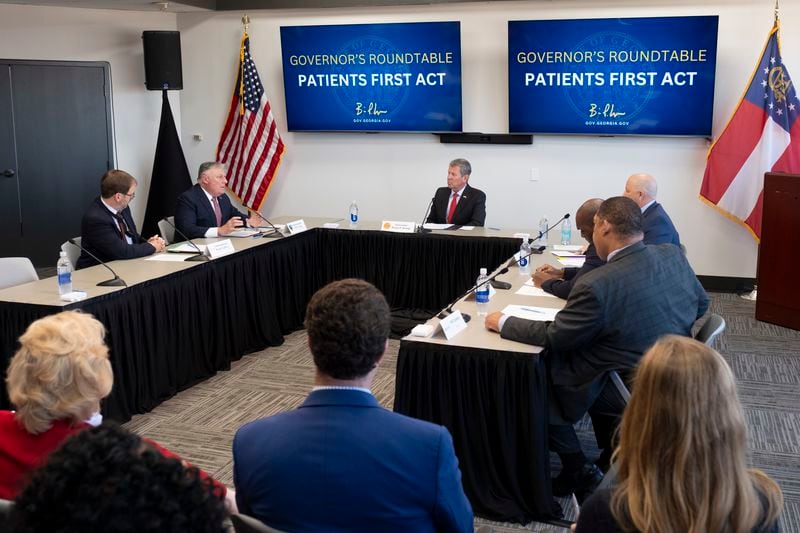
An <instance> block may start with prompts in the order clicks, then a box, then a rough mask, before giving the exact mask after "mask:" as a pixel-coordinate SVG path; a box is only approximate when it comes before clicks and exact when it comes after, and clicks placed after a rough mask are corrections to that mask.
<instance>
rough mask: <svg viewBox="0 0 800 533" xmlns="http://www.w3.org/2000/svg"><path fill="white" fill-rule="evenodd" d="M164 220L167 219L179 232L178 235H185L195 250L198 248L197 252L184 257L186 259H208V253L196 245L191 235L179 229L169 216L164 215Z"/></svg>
mask: <svg viewBox="0 0 800 533" xmlns="http://www.w3.org/2000/svg"><path fill="white" fill-rule="evenodd" d="M163 220H165V221H166V222H167V224H169V225H170V226H172V229H174V230H175V231H176V232H178V235H180V236H181V237H183V239H184V240H185V241H186V242H188V243H189V244H191V245H192V247H193V248H194V249H195V250H197V253H196V254H192V255H190V256H189V257H187V258H186V259H184V261H208V257H207V256H206V254H204V253H203V250H201V249H200V247H199V246H197V245H196V244H195V243H194V242H192V239H190V238H189V237H187V236H186V235H184V233H183V232H182V231H181V230H179V229H178V226H176V225H175V224H173V223H172V222H170V221H169V217H164V219H163Z"/></svg>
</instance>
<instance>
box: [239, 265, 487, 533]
mask: <svg viewBox="0 0 800 533" xmlns="http://www.w3.org/2000/svg"><path fill="white" fill-rule="evenodd" d="M390 323H391V320H390V314H389V306H388V304H387V303H386V299H385V298H384V297H383V295H382V294H381V293H380V291H378V289H376V288H375V287H373V286H372V285H370V284H369V283H367V282H366V281H361V280H356V279H345V280H341V281H336V282H334V283H331V284H330V285H327V286H325V287H323V288H322V289H320V290H319V291H317V293H316V294H315V295H314V297H313V298H312V299H311V302H309V304H308V308H307V310H306V322H305V325H306V330H307V331H308V345H309V347H310V349H311V353H312V354H313V356H314V365H315V366H316V373H315V377H314V385H315V386H314V389H313V391H312V392H311V394H309V395H308V397H307V398H306V400H305V402H303V404H302V405H301V406H300V408H299V409H296V410H294V411H289V412H285V413H282V414H278V415H275V416H271V417H269V418H263V419H261V420H257V421H255V422H251V423H249V424H247V425H245V426H243V427H241V428H240V429H239V431H237V433H236V437H235V438H234V441H233V459H234V471H233V479H234V483H235V485H236V501H237V503H238V507H239V510H240V511H241V512H242V513H245V514H250V515H252V516H255V517H256V518H258V519H259V520H261V521H262V522H264V523H266V524H268V525H269V526H271V527H274V528H276V529H279V530H282V531H331V530H337V531H365V532H367V531H461V532H472V530H473V517H472V508H471V506H470V504H469V501H468V500H467V498H466V496H465V495H464V491H463V488H462V486H461V473H460V472H459V469H458V460H457V459H456V456H455V452H454V450H453V441H452V438H451V437H450V433H449V432H448V431H447V429H445V428H444V427H441V426H437V425H434V424H431V423H429V422H423V421H421V420H415V419H413V418H409V417H406V416H403V415H400V414H397V413H393V412H391V411H388V410H386V409H384V408H383V407H381V406H380V404H379V403H378V401H377V400H376V399H375V397H374V396H373V395H372V393H371V392H370V386H371V384H372V380H373V378H374V376H375V372H376V371H377V368H378V365H379V364H380V362H381V359H382V358H383V354H384V353H385V351H386V348H387V346H388V340H387V339H388V335H389V331H390V325H391V324H390Z"/></svg>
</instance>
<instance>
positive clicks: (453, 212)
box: [426, 159, 486, 226]
mask: <svg viewBox="0 0 800 533" xmlns="http://www.w3.org/2000/svg"><path fill="white" fill-rule="evenodd" d="M470 174H472V166H471V165H470V164H469V161H467V160H466V159H454V160H452V161H450V166H449V168H448V170H447V187H439V188H438V189H436V194H435V195H434V197H433V205H432V206H431V212H430V215H428V219H427V220H426V222H429V223H432V224H454V225H457V226H483V223H484V222H485V221H486V195H485V194H484V193H483V191H481V190H478V189H473V188H472V187H470V186H469V184H468V183H467V182H468V181H469V176H470Z"/></svg>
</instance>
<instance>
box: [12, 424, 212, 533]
mask: <svg viewBox="0 0 800 533" xmlns="http://www.w3.org/2000/svg"><path fill="white" fill-rule="evenodd" d="M225 517H226V512H225V506H224V503H223V501H222V500H220V498H219V496H218V495H217V494H215V489H214V485H213V483H212V481H211V480H210V479H209V478H207V477H203V476H201V475H200V472H199V471H198V470H197V468H195V467H192V466H189V467H187V466H185V465H184V464H183V463H182V462H181V461H180V460H178V459H175V458H168V457H165V456H164V455H163V454H162V453H161V452H160V451H158V450H157V449H155V448H154V447H152V446H151V445H150V444H149V443H148V442H146V441H144V440H142V439H141V438H140V437H138V436H137V435H135V434H133V433H130V432H129V431H126V430H124V429H122V428H120V427H118V426H116V425H114V424H103V425H101V426H99V427H96V428H92V429H87V430H84V431H81V432H79V433H77V434H75V435H74V436H72V437H70V438H69V439H67V441H66V442H65V443H64V444H63V445H62V446H61V448H59V449H58V450H56V451H55V452H53V453H52V454H51V455H50V458H49V459H48V461H47V463H46V464H45V465H44V466H42V467H41V468H39V469H38V470H37V471H36V472H34V474H33V476H32V477H31V481H30V483H28V485H27V486H26V487H25V489H24V490H23V491H22V493H20V495H19V496H18V497H17V499H16V502H15V504H14V507H13V509H12V511H11V514H10V516H9V518H8V521H9V523H8V526H9V531H14V532H16V533H39V532H41V533H44V532H59V533H72V532H75V533H78V532H84V531H103V532H106V533H117V532H120V533H121V532H151V531H152V532H156V531H157V532H163V533H171V532H175V533H178V532H188V531H191V532H198V533H204V532H208V533H222V532H223V531H225V528H224V526H223V520H224V519H225Z"/></svg>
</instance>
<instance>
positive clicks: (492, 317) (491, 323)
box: [483, 311, 503, 333]
mask: <svg viewBox="0 0 800 533" xmlns="http://www.w3.org/2000/svg"><path fill="white" fill-rule="evenodd" d="M502 316H503V313H501V312H500V311H495V312H493V313H489V314H488V315H486V319H485V320H484V321H483V325H484V326H486V329H488V330H489V331H494V332H496V333H500V318H501V317H502Z"/></svg>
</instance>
